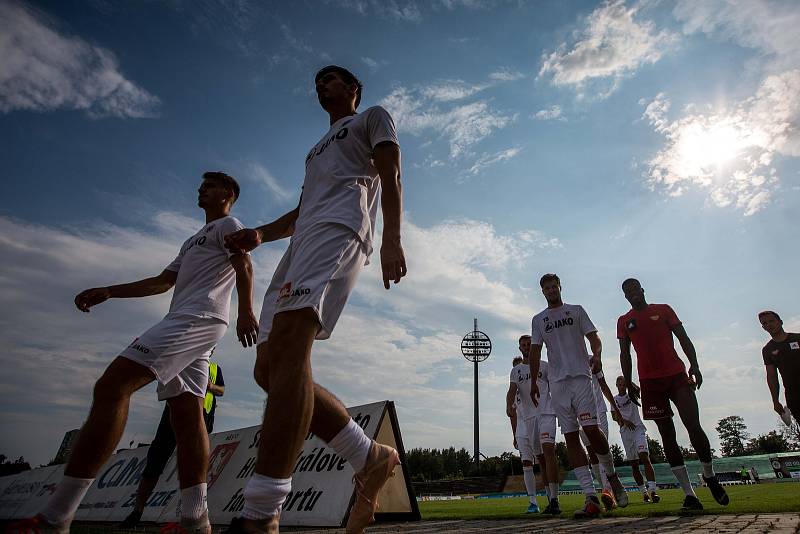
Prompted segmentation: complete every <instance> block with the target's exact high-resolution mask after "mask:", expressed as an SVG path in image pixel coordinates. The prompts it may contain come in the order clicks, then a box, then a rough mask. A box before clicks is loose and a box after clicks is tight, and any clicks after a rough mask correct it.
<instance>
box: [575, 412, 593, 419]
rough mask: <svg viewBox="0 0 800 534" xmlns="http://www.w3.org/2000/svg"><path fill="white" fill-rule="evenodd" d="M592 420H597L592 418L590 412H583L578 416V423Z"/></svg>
mask: <svg viewBox="0 0 800 534" xmlns="http://www.w3.org/2000/svg"><path fill="white" fill-rule="evenodd" d="M592 419H595V418H594V417H592V414H590V413H589V412H583V413H579V414H578V421H590V420H592Z"/></svg>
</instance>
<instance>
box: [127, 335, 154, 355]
mask: <svg viewBox="0 0 800 534" xmlns="http://www.w3.org/2000/svg"><path fill="white" fill-rule="evenodd" d="M137 341H139V338H138V337H137V338H136V339H134V340H133V341H132V342H131V344H130V345H129V347H130V348H132V349H133V350H138V351H139V352H141V353H143V354H150V349H149V348H147V347H145V346H144V345H142V344H141V343H137Z"/></svg>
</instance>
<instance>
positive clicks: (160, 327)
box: [120, 313, 228, 400]
mask: <svg viewBox="0 0 800 534" xmlns="http://www.w3.org/2000/svg"><path fill="white" fill-rule="evenodd" d="M227 329H228V325H227V323H225V321H223V320H222V319H218V318H216V317H207V316H206V317H202V316H198V315H188V314H185V313H170V314H167V316H166V317H164V318H163V319H162V320H161V322H159V323H157V324H156V325H155V326H153V327H152V328H150V329H149V330H148V331H146V332H145V333H144V334H142V335H141V336H139V337H137V338H136V339H134V340H133V342H132V343H131V344H130V345H128V347H127V348H126V349H125V350H123V351H122V352H121V353H120V356H122V357H124V358H127V359H129V360H132V361H134V362H136V363H138V364H141V365H144V366H145V367H147V368H148V369H150V370H151V371H153V374H154V375H156V380H157V381H158V388H157V389H156V391H157V392H158V400H164V399H169V398H172V397H177V396H178V395H180V394H181V393H191V394H192V395H195V396H197V397H201V398H202V397H205V396H206V387H208V358H209V356H210V355H211V351H212V349H213V348H214V347H215V346H216V345H217V343H218V342H219V340H220V339H222V336H223V335H225V330H227Z"/></svg>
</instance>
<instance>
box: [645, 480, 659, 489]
mask: <svg viewBox="0 0 800 534" xmlns="http://www.w3.org/2000/svg"><path fill="white" fill-rule="evenodd" d="M647 489H648V491H656V490H657V489H658V486H656V481H655V480H648V481H647Z"/></svg>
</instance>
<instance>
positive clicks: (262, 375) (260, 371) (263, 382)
mask: <svg viewBox="0 0 800 534" xmlns="http://www.w3.org/2000/svg"><path fill="white" fill-rule="evenodd" d="M253 378H255V379H256V384H258V386H259V387H260V388H261V389H263V390H264V392H265V393H269V372H268V371H267V369H265V368H263V367H262V366H259V365H258V364H256V366H255V367H254V368H253Z"/></svg>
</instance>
